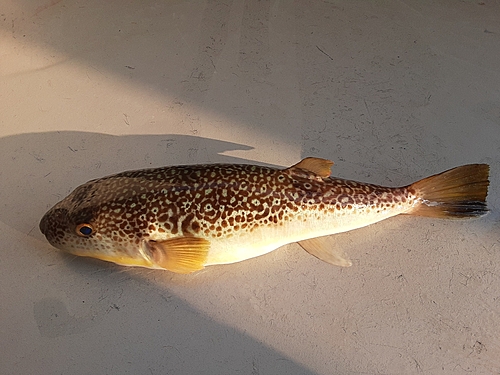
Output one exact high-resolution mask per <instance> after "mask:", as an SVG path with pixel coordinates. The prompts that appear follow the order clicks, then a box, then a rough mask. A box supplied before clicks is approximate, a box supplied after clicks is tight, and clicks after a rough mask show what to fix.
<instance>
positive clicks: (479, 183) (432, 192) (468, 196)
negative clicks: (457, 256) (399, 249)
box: [409, 164, 490, 218]
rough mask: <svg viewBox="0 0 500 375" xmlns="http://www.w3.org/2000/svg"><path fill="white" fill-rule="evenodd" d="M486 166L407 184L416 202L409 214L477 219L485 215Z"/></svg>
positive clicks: (487, 169) (454, 170)
mask: <svg viewBox="0 0 500 375" xmlns="http://www.w3.org/2000/svg"><path fill="white" fill-rule="evenodd" d="M489 171H490V167H489V165H487V164H469V165H463V166H461V167H456V168H453V169H450V170H448V171H446V172H443V173H440V174H437V175H434V176H430V177H427V178H424V179H423V180H420V181H417V182H415V183H414V184H412V185H410V188H412V189H414V190H415V193H416V195H417V196H418V197H419V198H420V203H419V204H418V205H416V206H415V208H414V209H413V210H412V211H411V212H409V213H410V214H412V215H419V216H430V217H442V218H445V217H448V218H468V217H478V216H482V215H484V214H486V213H487V212H488V208H487V207H486V195H487V194H488V186H489V184H490V182H489V180H488V176H489Z"/></svg>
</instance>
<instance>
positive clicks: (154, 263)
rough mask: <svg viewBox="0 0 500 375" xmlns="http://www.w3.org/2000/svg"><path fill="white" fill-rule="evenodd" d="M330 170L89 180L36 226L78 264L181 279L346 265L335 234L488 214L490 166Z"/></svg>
mask: <svg viewBox="0 0 500 375" xmlns="http://www.w3.org/2000/svg"><path fill="white" fill-rule="evenodd" d="M332 165H333V162H331V161H330V160H326V159H321V158H315V157H308V158H305V159H303V160H301V161H300V162H299V163H297V164H295V165H292V166H291V167H289V168H283V169H279V168H270V167H265V166H259V165H250V164H200V165H181V166H167V167H162V168H149V169H142V170H135V171H126V172H122V173H118V174H114V175H111V176H107V177H103V178H98V179H94V180H91V181H89V182H87V183H85V184H83V185H81V186H79V187H77V188H76V189H75V190H74V191H72V192H71V193H70V194H69V195H68V196H67V197H66V198H64V199H63V200H61V201H60V202H58V203H57V204H55V205H54V206H53V207H52V208H51V209H50V210H48V211H47V213H46V214H45V215H44V216H43V217H42V219H41V221H40V225H39V227H40V230H41V232H42V233H43V234H44V235H45V237H46V239H47V240H48V242H49V243H50V244H51V245H52V246H54V247H55V248H58V249H60V250H63V251H65V252H68V253H70V254H74V255H77V256H83V257H91V258H97V259H100V260H104V261H108V262H113V263H116V264H119V265H124V266H140V267H146V268H152V269H164V270H168V271H171V272H175V273H181V274H187V273H192V272H195V271H199V270H202V269H204V268H205V267H206V266H211V265H217V264H229V263H235V262H240V261H244V260H246V259H250V258H254V257H257V256H261V255H264V254H266V253H269V252H271V251H273V250H276V249H278V248H280V247H282V246H283V245H286V244H290V243H295V242H296V243H298V244H299V245H300V246H301V247H302V248H303V249H305V250H306V251H307V252H309V253H310V254H312V255H313V256H315V257H316V258H318V259H321V260H323V261H325V262H327V263H329V264H333V265H337V266H342V267H348V266H351V265H352V261H351V260H350V259H349V257H348V256H347V255H346V253H345V251H344V249H339V248H338V247H336V246H335V243H334V240H333V238H334V236H331V235H332V234H336V233H341V232H346V231H350V230H354V229H358V228H361V227H365V226H367V225H370V224H374V223H376V222H379V221H381V220H385V219H388V218H390V217H393V216H396V215H400V214H406V215H416V216H427V217H433V218H474V217H479V216H482V215H485V214H486V213H487V212H488V208H487V204H486V197H487V194H488V187H489V166H488V165H487V164H468V165H463V166H459V167H456V168H453V169H450V170H447V171H445V172H442V173H439V174H436V175H433V176H430V177H427V178H424V179H422V180H419V181H417V182H414V183H412V184H410V185H407V186H403V187H386V186H379V185H375V184H369V183H363V182H357V181H351V180H346V179H342V178H337V177H331V167H332Z"/></svg>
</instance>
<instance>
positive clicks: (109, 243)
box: [39, 180, 153, 267]
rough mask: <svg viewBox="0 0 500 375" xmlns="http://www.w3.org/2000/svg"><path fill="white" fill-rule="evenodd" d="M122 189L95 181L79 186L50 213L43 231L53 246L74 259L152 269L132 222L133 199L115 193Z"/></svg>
mask: <svg viewBox="0 0 500 375" xmlns="http://www.w3.org/2000/svg"><path fill="white" fill-rule="evenodd" d="M119 185H120V184H119V183H116V181H115V183H114V184H110V183H109V181H107V182H106V181H99V180H93V181H89V182H88V183H86V184H84V185H81V186H79V187H78V188H76V189H75V190H74V191H73V192H72V193H71V194H70V195H68V196H67V197H66V198H64V199H63V200H62V201H60V202H59V203H57V204H56V205H55V206H53V207H52V208H51V209H50V210H49V211H47V213H46V214H45V215H44V216H43V217H42V219H41V221H40V225H39V227H40V231H41V232H42V233H43V234H44V235H45V237H46V238H47V240H48V241H49V243H50V244H51V245H52V246H54V247H55V248H57V249H59V250H62V251H65V252H67V253H70V254H73V255H77V256H84V257H91V258H97V259H101V260H105V261H110V262H114V263H117V264H121V265H129V266H143V267H153V264H152V261H151V257H150V256H148V254H146V253H145V251H144V240H143V233H142V232H141V231H140V230H138V229H137V222H133V221H132V220H131V219H133V218H131V215H130V210H129V207H127V202H129V201H130V200H129V198H130V197H128V196H123V195H120V194H117V193H116V192H117V191H123V189H122V190H117V186H119ZM111 187H113V189H111ZM128 205H130V203H128Z"/></svg>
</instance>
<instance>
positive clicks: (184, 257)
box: [145, 237, 210, 273]
mask: <svg viewBox="0 0 500 375" xmlns="http://www.w3.org/2000/svg"><path fill="white" fill-rule="evenodd" d="M145 247H146V250H147V252H148V256H149V257H150V258H151V260H152V262H153V263H154V264H156V265H158V266H160V267H162V268H165V269H166V270H169V271H172V272H176V273H191V272H194V271H199V270H201V269H203V268H205V262H206V259H207V255H208V249H209V247H210V242H209V241H207V240H205V239H203V238H197V237H176V238H171V239H168V240H165V241H146V243H145Z"/></svg>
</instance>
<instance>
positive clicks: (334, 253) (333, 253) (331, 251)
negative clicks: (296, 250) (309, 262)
mask: <svg viewBox="0 0 500 375" xmlns="http://www.w3.org/2000/svg"><path fill="white" fill-rule="evenodd" d="M299 245H300V246H302V248H303V249H304V250H305V251H307V252H308V253H309V254H311V255H314V256H315V257H316V258H318V259H321V260H322V261H324V262H327V263H330V264H333V265H335V266H341V267H350V266H352V262H351V260H350V259H349V258H348V257H347V255H346V254H345V253H344V252H343V251H342V250H340V249H338V248H337V247H336V246H335V244H334V243H333V240H332V238H331V237H330V236H324V237H316V238H311V239H309V240H304V241H300V242H299Z"/></svg>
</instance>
